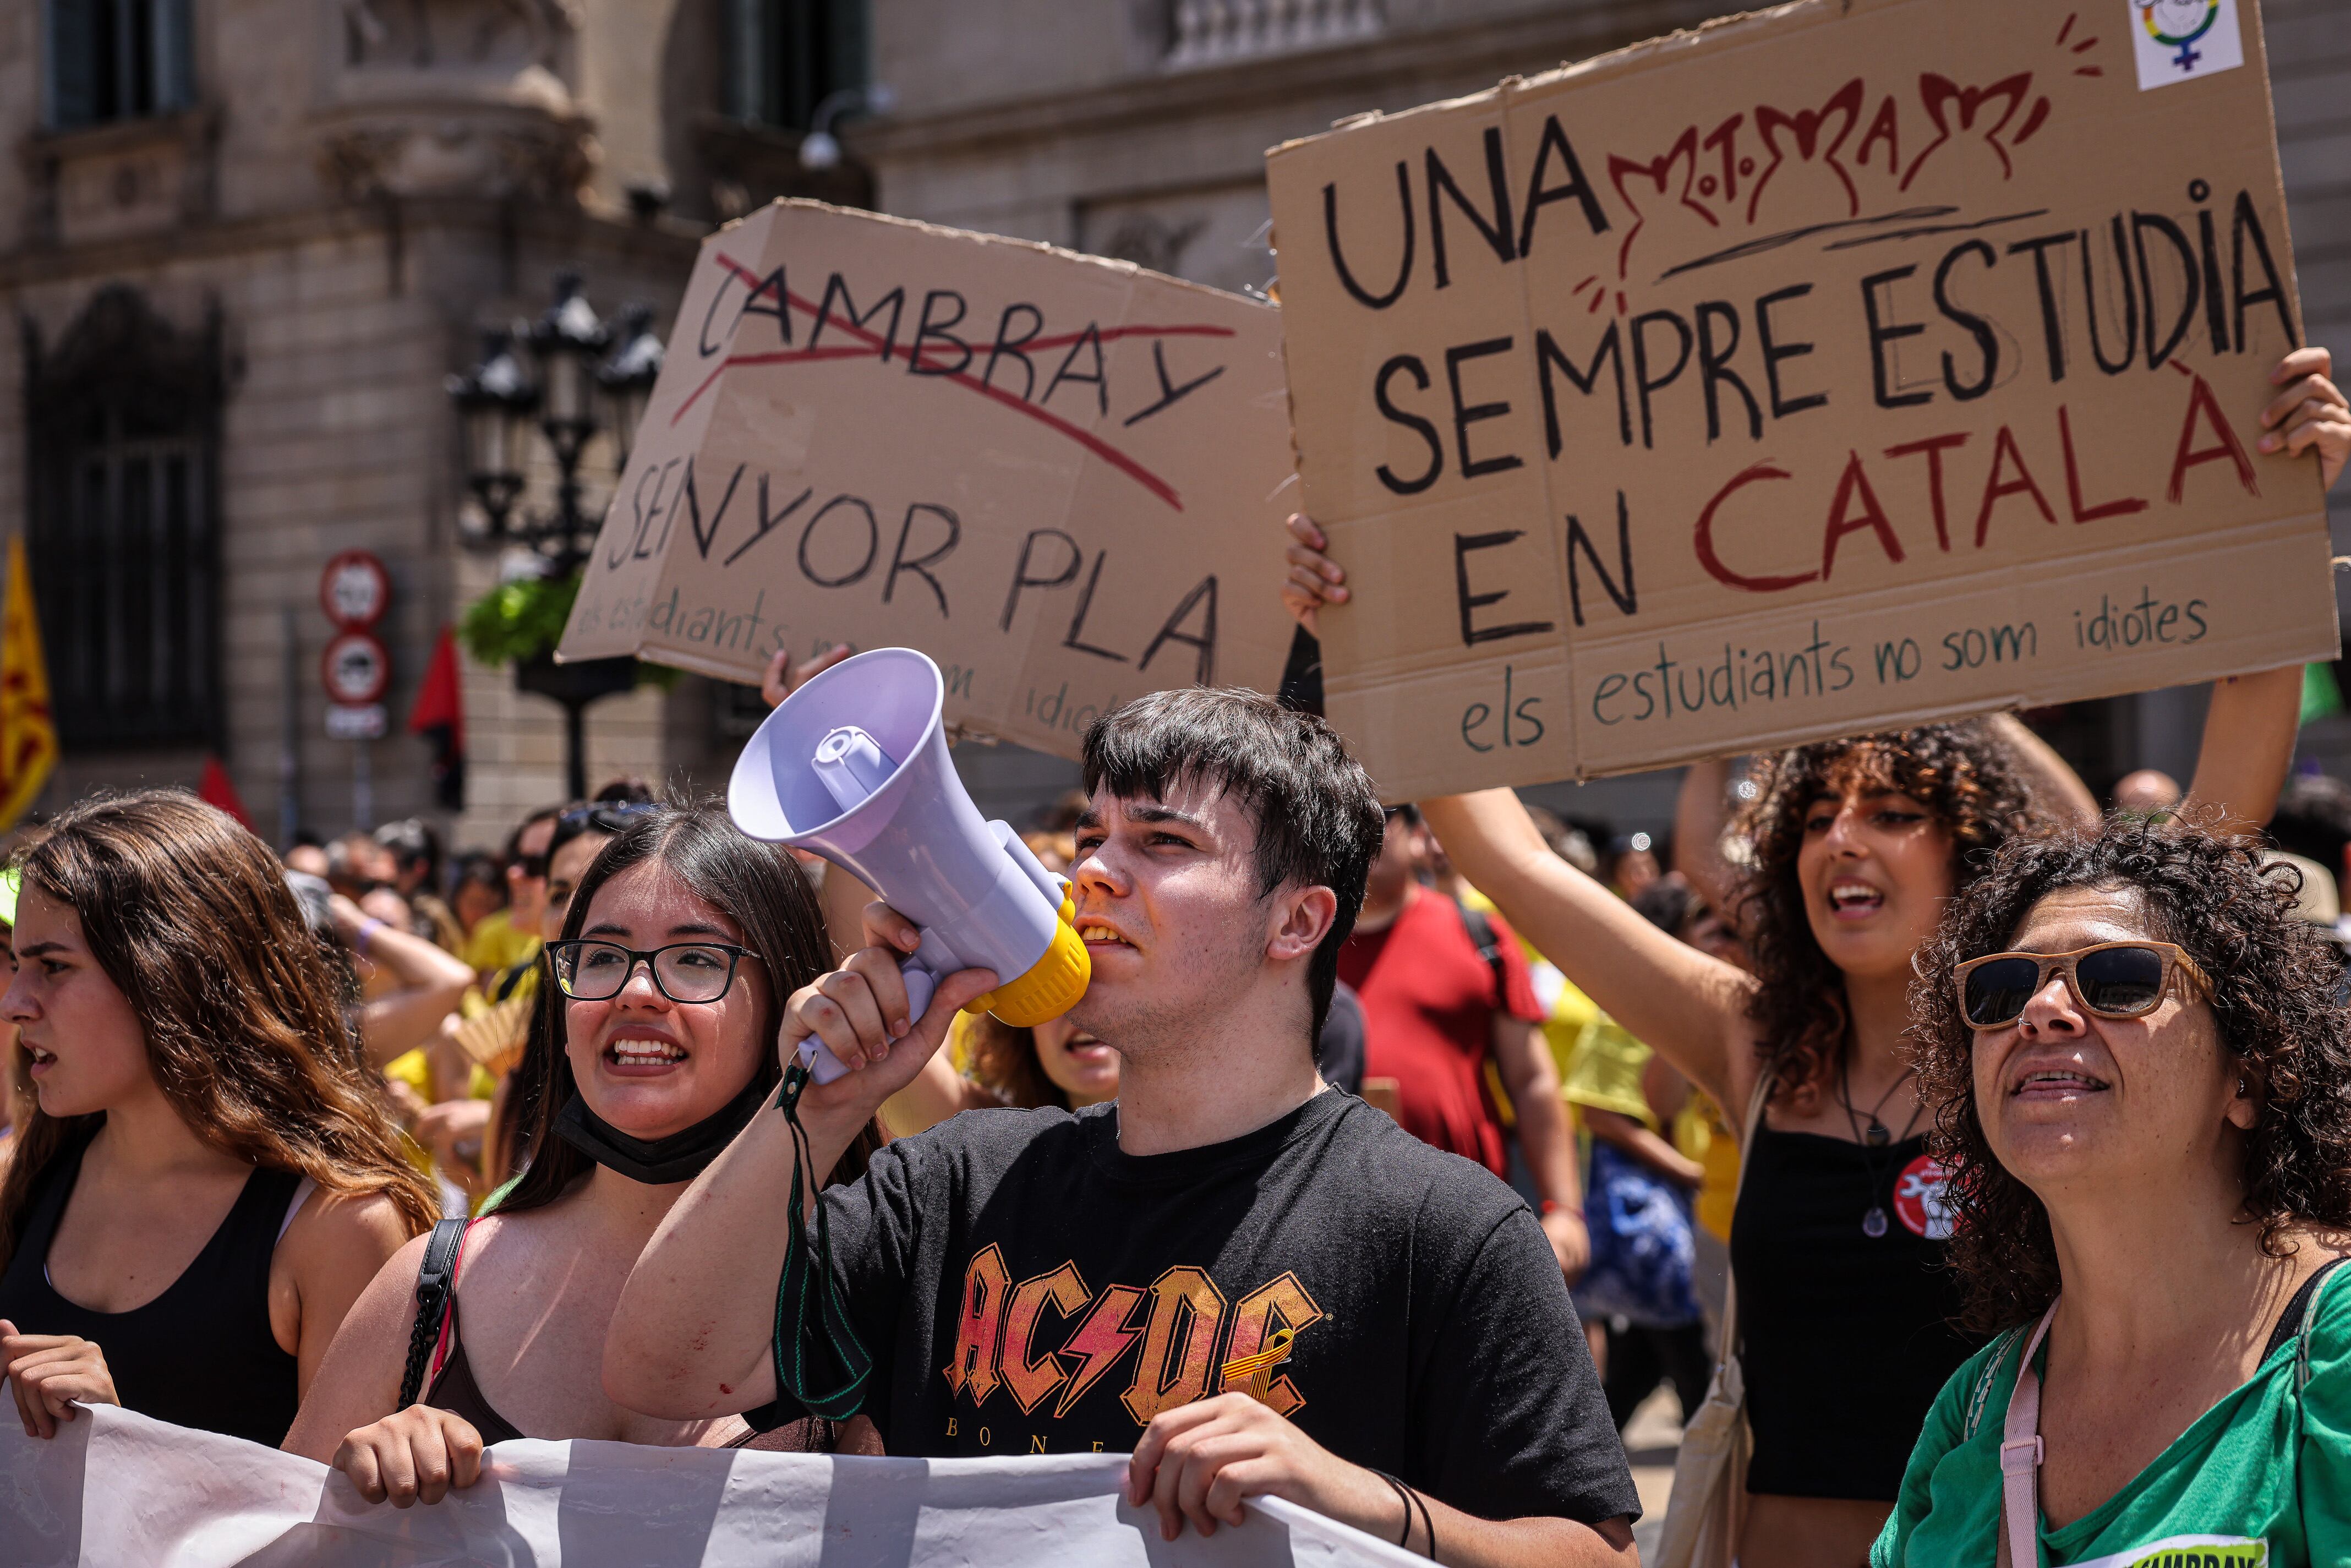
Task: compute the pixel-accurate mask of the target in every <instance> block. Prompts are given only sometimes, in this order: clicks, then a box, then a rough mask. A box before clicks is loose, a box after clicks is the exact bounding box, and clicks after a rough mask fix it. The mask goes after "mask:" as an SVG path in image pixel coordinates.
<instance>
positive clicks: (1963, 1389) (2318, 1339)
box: [1869, 1267, 2351, 1568]
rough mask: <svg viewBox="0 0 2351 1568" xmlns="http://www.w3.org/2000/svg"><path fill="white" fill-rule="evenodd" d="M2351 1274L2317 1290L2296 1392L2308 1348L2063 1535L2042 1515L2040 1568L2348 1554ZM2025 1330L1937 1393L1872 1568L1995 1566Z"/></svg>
mask: <svg viewBox="0 0 2351 1568" xmlns="http://www.w3.org/2000/svg"><path fill="white" fill-rule="evenodd" d="M2346 1275H2351V1267H2346V1268H2342V1269H2338V1270H2335V1272H2334V1273H2333V1274H2330V1275H2328V1276H2327V1278H2326V1279H2325V1281H2321V1284H2320V1288H2319V1291H2318V1294H2317V1299H2316V1300H2315V1301H2313V1302H2312V1303H2311V1308H2310V1312H2309V1314H2308V1317H2307V1318H2306V1319H2305V1322H2304V1333H2307V1334H2308V1335H2310V1347H2309V1348H2310V1381H2309V1382H2308V1384H2306V1385H2302V1386H2300V1387H2297V1386H2296V1385H2297V1383H2298V1382H2299V1377H2298V1374H2297V1353H2298V1352H2299V1350H2300V1349H2301V1345H2300V1343H2299V1340H2298V1339H2297V1340H2294V1341H2289V1342H2288V1343H2285V1344H2283V1345H2280V1346H2279V1347H2278V1348H2277V1349H2276V1350H2275V1351H2274V1352H2273V1353H2272V1354H2270V1355H2269V1356H2268V1357H2267V1358H2266V1359H2265V1360H2263V1361H2262V1364H2261V1366H2260V1368H2259V1369H2258V1370H2256V1371H2255V1372H2254V1374H2253V1375H2252V1377H2251V1378H2249V1379H2247V1380H2246V1382H2245V1383H2244V1384H2243V1385H2241V1386H2240V1387H2239V1388H2237V1389H2236V1390H2235V1391H2234V1392H2232V1393H2231V1394H2230V1395H2229V1396H2227V1397H2225V1398H2223V1399H2222V1400H2221V1401H2220V1403H2219V1404H2218V1405H2215V1406H2212V1408H2211V1409H2210V1410H2207V1411H2206V1412H2204V1414H2203V1415H2201V1416H2198V1417H2197V1418H2196V1420H2195V1421H2194V1422H2193V1423H2192V1424H2191V1425H2190V1426H2189V1428H2188V1429H2187V1430H2186V1431H2185V1432H2182V1433H2181V1434H2180V1435H2179V1437H2178V1438H2177V1439H2175V1440H2174V1441H2173V1443H2172V1445H2171V1446H2170V1447H2169V1448H2166V1449H2164V1451H2163V1452H2162V1453H2161V1454H2159V1455H2158V1456H2157V1457H2156V1458H2155V1460H2154V1462H2152V1463H2151V1464H2149V1465H2148V1466H2147V1469H2144V1470H2141V1471H2140V1472H2139V1473H2138V1474H2137V1476H2136V1477H2134V1478H2133V1479H2131V1482H2130V1484H2129V1485H2127V1486H2126V1487H2124V1488H2123V1489H2122V1490H2120V1491H2118V1492H2116V1494H2115V1495H2114V1496H2112V1497H2110V1498H2108V1499H2107V1500H2105V1502H2103V1503H2101V1504H2099V1505H2098V1506H2097V1507H2096V1508H2095V1509H2092V1510H2091V1511H2089V1512H2088V1513H2086V1514H2085V1515H2084V1516H2083V1517H2082V1518H2080V1519H2077V1520H2075V1521H2074V1522H2073V1523H2071V1524H2069V1525H2066V1526H2065V1527H2064V1529H2062V1530H2052V1529H2050V1528H2048V1526H2047V1522H2046V1521H2036V1522H2038V1523H2039V1524H2040V1526H2041V1528H2040V1538H2041V1553H2042V1555H2041V1561H2042V1562H2043V1563H2048V1564H2053V1565H2058V1564H2063V1565H2067V1568H2137V1565H2140V1564H2144V1565H2145V1568H2255V1565H2259V1568H2305V1565H2306V1564H2333V1563H2344V1562H2346V1561H2351V1281H2346V1279H2345V1278H2343V1276H2346ZM2025 1337H2026V1335H2025V1333H2022V1332H2020V1333H2007V1334H2002V1335H2001V1336H2000V1337H1999V1338H1998V1339H1996V1340H1994V1341H1992V1343H1991V1344H1990V1345H1988V1346H1986V1347H1985V1348H1984V1349H1983V1350H1981V1351H1980V1352H1978V1353H1977V1354H1975V1355H1974V1356H1972V1357H1970V1359H1969V1361H1968V1362H1967V1364H1965V1365H1963V1366H1961V1367H1960V1368H1959V1371H1957V1372H1955V1373H1953V1374H1952V1375H1951V1380H1950V1381H1949V1383H1946V1384H1945V1385H1943V1392H1942V1393H1941V1394H1939V1395H1938V1396H1936V1399H1935V1404H1934V1407H1933V1408H1932V1409H1930V1410H1928V1412H1927V1425H1926V1428H1925V1430H1923V1431H1922V1432H1920V1433H1919V1434H1918V1446H1917V1448H1914V1449H1912V1450H1911V1454H1910V1467H1909V1469H1908V1470H1907V1472H1906V1473H1905V1474H1904V1475H1903V1478H1902V1496H1901V1499H1900V1500H1899V1501H1897V1502H1896V1504H1895V1508H1894V1513H1893V1516H1892V1517H1891V1518H1889V1519H1887V1520H1886V1529H1885V1531H1884V1532H1883V1533H1882V1534H1880V1535H1879V1536H1878V1538H1877V1544H1876V1546H1875V1547H1874V1548H1872V1549H1871V1551H1870V1554H1869V1562H1870V1568H1929V1565H1932V1568H1947V1565H1948V1564H1951V1563H1986V1564H1989V1563H1991V1562H1993V1561H1994V1560H1995V1553H1996V1552H1998V1550H1999V1533H2000V1443H2001V1419H2002V1417H2003V1416H2005V1415H2006V1413H2007V1410H2008V1396H2009V1391H2010V1390H2011V1388H2013V1387H2015V1386H2016V1356H2017V1352H2018V1350H2019V1349H2020V1348H2021V1346H2022V1342H2023V1340H2024V1338H2025ZM2043 1354H2046V1353H2045V1352H2044V1353H2043ZM1988 1368H1991V1369H1993V1370H1992V1372H1991V1377H1990V1380H1989V1383H1988V1385H1987V1383H1986V1379H1985V1373H1986V1371H1987V1369H1988ZM1970 1406H1973V1407H1974V1420H1973V1423H1972V1429H1970V1419H1969V1417H1970Z"/></svg>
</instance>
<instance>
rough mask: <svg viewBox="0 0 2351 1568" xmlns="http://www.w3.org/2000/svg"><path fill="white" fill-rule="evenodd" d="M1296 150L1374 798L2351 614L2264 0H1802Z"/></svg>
mask: <svg viewBox="0 0 2351 1568" xmlns="http://www.w3.org/2000/svg"><path fill="white" fill-rule="evenodd" d="M2189 10H2192V11H2196V12H2198V13H2199V16H2201V15H2202V14H2204V13H2207V12H2209V13H2210V16H2211V18H2213V19H2214V23H2213V26H2210V27H2209V28H2207V29H2206V30H2205V31H2204V32H2203V33H2201V34H2198V35H2195V36H2194V37H2189V35H2190V34H2192V33H2194V27H2195V25H2196V24H2197V22H2198V18H2196V17H2188V18H2185V20H2183V19H2182V16H2174V15H2172V13H2183V15H2184V12H2185V11H2189ZM2222 22H2225V24H2226V26H2225V27H2223V26H2220V23H2222ZM2150 28H2153V29H2155V32H2154V33H2153V34H2149V33H2148V29H2150ZM2183 28H2185V29H2187V31H2185V32H2183V31H2182V29H2183ZM2143 35H2144V36H2145V37H2158V36H2159V37H2163V38H2169V39H2172V40H2174V42H2173V43H2171V44H2169V45H2167V46H2166V51H2167V52H2166V53H2165V54H2164V55H2163V57H2162V58H2161V59H2160V60H2158V62H2157V63H2158V67H2159V68H2160V71H2161V72H2168V73H2169V74H2168V75H2166V74H2158V75H2157V76H2155V77H2154V78H2148V77H2147V75H2146V74H2145V73H2146V70H2147V67H2146V66H2145V64H2144V63H2143V62H2144V56H2143V53H2142V51H2141V44H2142V42H2143V41H2144V38H2143V37H2142V36H2143ZM2183 37H2186V38H2188V40H2189V41H2187V42H2184V43H2183V42H2179V41H2178V40H2179V39H2181V38H2183ZM2212 37H2223V38H2225V40H2226V42H2227V43H2228V45H2229V47H2228V48H2226V49H2221V50H2219V51H2218V52H2217V54H2210V55H2208V54H2207V53H2205V52H2204V50H2203V44H2202V42H2201V41H2200V40H2205V39H2210V38H2212ZM2232 61H2237V62H2241V64H2232V63H2231V62H2232ZM2158 89H2159V90H2158ZM1268 159H1269V163H1268V167H1269V173H1270V182H1271V188H1272V202H1273V214H1274V231H1275V235H1276V241H1277V244H1278V245H1279V246H1280V264H1281V303H1282V313H1283V324H1284V329H1285V335H1286V339H1287V343H1288V354H1289V369H1290V385H1291V389H1292V402H1293V420H1294V423H1295V427H1296V438H1297V443H1298V452H1299V475H1300V478H1301V486H1302V491H1303V499H1304V502H1305V509H1306V510H1307V511H1308V512H1310V513H1311V515H1312V516H1314V517H1315V518H1316V519H1317V520H1318V521H1320V522H1321V523H1322V525H1323V526H1324V527H1325V528H1327V529H1328V531H1329V533H1330V535H1331V536H1332V548H1333V553H1334V554H1335V555H1336V556H1337V558H1338V559H1340V560H1341V561H1342V562H1343V564H1344V565H1345V566H1346V567H1347V569H1348V570H1349V572H1350V574H1351V581H1352V583H1353V591H1354V602H1353V604H1352V605H1351V606H1347V607H1343V608H1340V609H1336V610H1332V611H1326V612H1324V613H1323V616H1322V647H1323V659H1324V681H1325V689H1326V693H1327V698H1328V704H1329V711H1330V715H1331V717H1332V720H1333V722H1334V723H1336V724H1337V725H1338V726H1339V727H1341V728H1342V729H1343V730H1344V731H1345V732H1346V733H1347V734H1348V736H1349V737H1351V738H1352V739H1353V741H1354V742H1355V743H1356V745H1357V747H1359V749H1360V751H1361V752H1362V754H1363V756H1364V759H1365V761H1366V762H1367V764H1369V765H1370V766H1371V767H1372V768H1373V769H1374V773H1375V774H1376V776H1377V777H1378V778H1379V779H1380V784H1381V788H1382V789H1383V790H1384V792H1386V793H1387V794H1388V795H1389V796H1390V798H1392V799H1400V798H1407V797H1411V796H1416V795H1424V794H1427V793H1432V792H1437V791H1442V790H1447V789H1460V788H1466V787H1471V786H1479V785H1487V784H1497V783H1525V782H1533V781H1537V780H1541V779H1562V778H1569V777H1583V776H1589V775H1593V774H1599V773H1606V772H1614V771H1622V770H1625V769H1630V768H1644V767H1653V766H1657V765H1661V764H1665V763H1669V762H1674V761H1679V760H1684V759H1687V758H1693V757H1698V756H1704V755H1709V754H1720V753H1725V752H1730V751H1736V750H1741V749H1747V748H1750V747H1761V746H1765V745H1770V744H1775V743H1785V742H1791V741H1795V740H1802V739H1807V738H1813V737H1823V736H1830V735H1836V734H1844V733H1852V732H1856V731H1863V730H1868V729H1872V728H1877V727H1888V726H1894V725H1898V724H1902V723H1906V722H1917V721H1921V720H1924V719H1927V718H1930V717H1934V716H1954V715H1959V714H1963V713H1967V712H1970V711H1980V710H1983V709H1988V708H1992V707H1997V706H2012V705H2016V706H2021V705H2029V704H2037V703H2043V702H2050V701H2056V700H2063V699H2071V698H2080V697H2089V696H2097V695H2109V694H2114V693H2119V692H2127V691H2135V690H2140V689H2144V688H2147V687H2151V686H2158V685H2168V684H2171V683H2175V682H2182V681H2189V680H2196V679H2203V678H2209V677H2211V676H2215V675H2218V674H2232V673H2239V672H2243V671H2247V670H2252V669H2260V668H2267V667H2273V666H2276V665H2280V664H2287V663H2290V662H2293V661H2295V660H2303V659H2314V658H2322V657H2331V656H2332V655H2333V654H2334V653H2335V648H2336V632H2335V598H2334V591H2333V588H2332V585H2331V581H2330V573H2329V569H2328V565H2327V557H2328V551H2327V538H2326V528H2325V515H2324V507H2323V502H2322V500H2321V497H2320V489H2319V484H2318V473H2317V465H2316V463H2315V462H2314V460H2311V459H2309V458H2304V459H2301V460H2299V461H2294V462H2289V461H2286V460H2284V459H2282V458H2278V457H2264V456H2261V455H2258V453H2257V452H2256V444H2257V442H2258V440H2259V438H2260V435H2261V430H2260V426H2259V417H2260V413H2261V410H2262V408H2263V407H2264V406H2265V405H2266V404H2267V402H2269V399H2270V397H2271V396H2272V395H2273V389H2272V388H2270V387H2269V385H2268V382H2267V380H2266V378H2267V375H2268V373H2269V371H2270V370H2271V368H2272V367H2273V365H2274V364H2275V362H2276V361H2277V360H2278V358H2279V356H2280V355H2281V354H2283V352H2284V351H2285V350H2287V349H2289V348H2291V347H2293V346H2294V345H2295V344H2297V343H2298V342H2299V341H2300V340H2301V334H2300V321H2299V312H2298V308H2297V304H2296V299H2295V293H2294V273H2293V265H2294V263H2293V252H2292V247H2291V246H2290V243H2289V241H2288V237H2287V233H2286V218H2285V205H2284V199H2283V193H2282V192H2281V188H2280V184H2279V177H2278V167H2277V156H2276V148H2275V138H2274V132H2273V128H2272V123H2271V117H2270V102H2269V89H2268V82H2267V78H2266V74H2265V67H2264V64H2263V58H2262V41H2261V27H2260V16H2259V14H2258V11H2257V9H2256V8H2255V6H2254V5H2253V4H2252V0H2157V3H2154V4H2152V5H2150V3H2149V0H2064V3H2060V4H2054V5H2052V4H2048V3H2047V0H1967V3H1966V4H1964V5H1961V4H1953V3H1950V0H1840V3H1832V0H1802V3H1800V4H1797V5H1787V6H1783V7H1781V8H1780V9H1778V10H1775V11H1771V12H1767V13H1763V14H1761V15H1758V16H1747V17H1740V18H1734V19H1731V20H1728V21H1724V22H1720V23H1716V24H1713V25H1710V26H1707V27H1705V28H1703V29H1701V30H1700V31H1698V32H1697V33H1694V34H1677V35H1676V36H1674V37H1669V38H1665V39H1660V40H1657V41H1655V42H1652V43H1648V44H1645V45H1641V46H1638V47H1635V48H1631V49H1627V50H1625V51H1622V52H1620V53H1618V54H1614V55H1611V56H1607V57H1603V58H1600V59H1596V60H1592V61H1589V62H1586V63H1584V64H1582V65H1578V66H1573V67H1569V68H1562V69H1560V70H1557V71H1553V72H1551V73H1548V74H1546V75H1543V76H1539V77H1535V78H1531V79H1525V80H1515V79H1514V80H1511V81H1508V82H1505V83H1504V84H1502V86H1501V87H1499V89H1494V90H1491V91H1489V92H1485V93H1480V94H1479V95H1477V96H1475V97H1472V98H1467V99H1459V100H1457V101H1454V102H1448V103H1441V104H1434V105H1430V106H1428V107H1426V108H1424V109H1420V110H1414V111H1412V112H1409V113H1405V114H1398V115H1394V116H1386V117H1367V118H1365V119H1364V120H1357V121H1351V122H1349V123H1347V124H1346V125H1344V126H1343V127H1342V128H1341V129H1340V130H1338V131H1333V132H1332V133H1330V134H1327V135H1323V136H1320V137H1316V138H1313V139H1311V140H1308V141H1298V142H1293V143H1290V144H1289V145H1287V146H1284V147H1280V148H1278V149H1276V150H1275V151H1273V152H1271V153H1270V154H1269V155H1268Z"/></svg>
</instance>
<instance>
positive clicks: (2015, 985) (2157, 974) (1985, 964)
mask: <svg viewBox="0 0 2351 1568" xmlns="http://www.w3.org/2000/svg"><path fill="white" fill-rule="evenodd" d="M2175 969H2176V970H2178V971H2179V973H2180V974H2183V975H2185V976H2187V977H2188V979H2189V982H2190V984H2191V985H2193V986H2194V987H2196V988H2198V989H2199V990H2201V991H2202V992H2203V993H2204V994H2205V995H2207V996H2209V995H2210V994H2211V990H2212V982H2211V981H2210V979H2208V978H2206V977H2205V974H2204V971H2203V970H2201V969H2199V968H2198V967H2196V960H2195V959H2193V958H2191V957H2189V956H2188V955H2187V954H2186V953H2184V952H2182V951H2180V949H2179V947H2177V946H2173V945H2172V944H2171V943H2169V942H2101V943H2099V944H2097V945H2096V946H2092V947H2079V948H2076V949H2074V951H2073V952H2071V953H1987V954H1986V955H1984V956H1982V957H1980V958H1970V959H1969V960H1968V961H1967V962H1966V963H1964V964H1961V965H1960V966H1959V967H1958V968H1957V969H1956V970H1954V971H1953V978H1954V979H1955V980H1956V981H1957V982H1958V984H1959V1010H1960V1012H1961V1014H1962V1015H1963V1016H1964V1017H1965V1018H1966V1019H1967V1020H1968V1023H1969V1024H1970V1027H1972V1028H1975V1029H1980V1030H1987V1029H2000V1028H2002V1027H2004V1026H2006V1025H2008V1024H2012V1023H2014V1022H2015V1021H2016V1020H2017V1019H2019V1018H2020V1017H2022V1015H2023V1012H2024V1005H2025V1003H2027V1002H2029V1001H2031V1000H2032V998H2034V997H2036V996H2038V995H2040V993H2041V988H2043V986H2046V985H2047V984H2048V983H2049V977H2050V975H2051V974H2053V973H2054V972H2056V971H2059V970H2063V971H2064V975H2065V981H2066V984H2067V985H2069V986H2071V987H2072V988H2073V990H2074V997H2075V998H2078V999H2079V1000H2080V1002H2081V1004H2082V1006H2083V1008H2084V1009H2085V1010H2086V1011H2089V1012H2093V1013H2095V1014H2096V1015H2097V1016H2098V1017H2100V1018H2108V1019H2135V1018H2145V1017H2146V1016H2147V1014H2149V1013H2151V1012H2153V1011H2154V1010H2155V1009H2157V1008H2158V1007H2159V1006H2161V1005H2162V1002H2163V997H2164V993H2165V992H2166V991H2168V990H2169V989H2170V988H2171V976H2172V973H2173V971H2174V970H2175Z"/></svg>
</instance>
